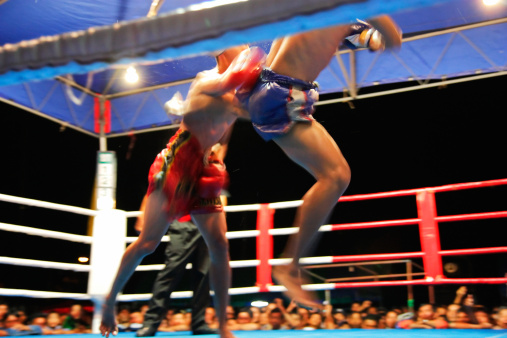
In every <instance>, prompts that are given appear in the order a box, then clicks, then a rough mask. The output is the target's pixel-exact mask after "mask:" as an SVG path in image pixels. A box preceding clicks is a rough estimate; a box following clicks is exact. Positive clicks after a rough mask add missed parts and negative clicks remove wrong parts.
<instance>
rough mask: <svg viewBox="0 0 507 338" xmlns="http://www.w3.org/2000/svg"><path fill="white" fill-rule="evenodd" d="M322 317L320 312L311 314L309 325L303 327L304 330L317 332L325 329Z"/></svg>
mask: <svg viewBox="0 0 507 338" xmlns="http://www.w3.org/2000/svg"><path fill="white" fill-rule="evenodd" d="M322 325H323V323H322V315H321V314H320V313H319V312H311V313H310V317H309V318H308V323H306V325H305V326H304V327H303V330H317V329H322V328H323V326H322Z"/></svg>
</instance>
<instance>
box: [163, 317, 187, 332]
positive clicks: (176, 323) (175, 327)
mask: <svg viewBox="0 0 507 338" xmlns="http://www.w3.org/2000/svg"><path fill="white" fill-rule="evenodd" d="M158 330H159V331H164V332H176V331H189V330H190V326H189V325H188V323H187V321H186V320H185V315H184V314H183V313H182V312H178V313H174V314H173V315H172V316H171V320H170V321H169V326H168V327H166V326H162V325H160V326H159V327H158Z"/></svg>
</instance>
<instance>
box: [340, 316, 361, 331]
mask: <svg viewBox="0 0 507 338" xmlns="http://www.w3.org/2000/svg"><path fill="white" fill-rule="evenodd" d="M362 324H363V316H362V315H361V313H360V312H351V313H349V314H348V315H347V324H344V325H342V326H341V327H340V329H359V328H361V325H362Z"/></svg>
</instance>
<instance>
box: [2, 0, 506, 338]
mask: <svg viewBox="0 0 507 338" xmlns="http://www.w3.org/2000/svg"><path fill="white" fill-rule="evenodd" d="M432 2H433V1H430V0H419V1H415V0H414V1H412V2H398V3H397V4H396V3H395V2H383V1H380V0H374V1H371V3H373V4H374V5H375V6H377V7H379V6H380V7H381V8H382V9H384V10H386V11H387V12H395V11H397V10H402V9H406V8H409V7H410V6H411V5H413V6H416V5H417V6H424V5H426V4H430V3H432ZM441 2H445V1H441ZM281 3H282V1H278V2H273V1H270V0H263V1H262V4H263V5H264V6H259V7H258V8H255V7H253V6H252V5H251V3H249V2H239V4H237V5H235V6H236V7H232V8H231V9H230V12H229V15H228V16H227V18H229V19H228V20H230V21H228V22H227V25H226V24H224V23H223V22H222V21H220V20H222V19H223V18H222V17H221V16H220V10H219V9H211V10H208V12H207V15H210V14H212V16H210V17H211V18H212V19H213V20H212V21H211V23H210V21H209V20H208V21H206V20H203V17H202V16H201V15H199V12H195V13H197V14H195V17H194V18H192V20H191V21H190V22H191V23H192V24H191V25H187V26H188V27H192V28H194V29H195V32H188V31H187V32H186V33H194V35H192V34H189V35H190V38H188V37H187V36H180V35H177V34H173V33H174V32H180V31H181V30H182V29H181V27H180V26H185V25H186V24H188V22H187V21H181V22H180V21H177V22H176V21H175V20H174V16H171V15H174V13H172V14H171V13H169V14H167V15H162V16H160V17H159V18H157V19H149V20H144V19H143V20H138V21H135V22H130V23H120V24H114V25H112V26H110V27H105V28H104V29H102V28H100V29H89V30H87V31H83V32H77V33H76V32H74V33H69V34H65V35H62V36H56V37H47V38H45V39H43V40H42V41H41V43H39V44H36V43H35V42H33V41H32V42H28V43H19V44H16V45H10V46H5V47H3V50H2V54H1V56H2V59H1V60H0V61H2V63H1V65H2V67H3V68H2V69H1V70H2V73H3V74H2V75H1V76H0V85H6V84H16V83H24V82H27V81H33V80H44V79H50V78H53V77H55V76H60V75H63V74H69V73H80V72H88V71H97V70H99V69H103V68H105V67H107V66H109V65H110V64H116V66H121V65H124V64H127V63H131V62H139V63H143V62H144V63H150V62H154V63H155V62H157V61H158V60H161V59H174V58H178V57H182V56H186V55H192V54H199V53H203V52H209V51H214V50H216V49H217V48H225V47H227V46H231V45H235V44H238V43H242V42H250V41H251V40H252V39H253V38H255V39H258V40H260V39H268V38H269V39H272V38H274V37H276V36H278V35H283V34H291V33H295V32H298V31H301V30H305V29H312V28H320V27H325V26H328V25H331V24H336V23H337V21H342V22H347V21H350V20H353V19H355V18H356V16H357V15H359V16H364V17H367V16H368V14H369V13H370V10H369V8H368V6H363V3H362V1H338V0H319V1H299V2H297V4H295V2H294V0H286V1H285V0H284V1H283V4H284V5H283V6H281ZM343 4H346V6H345V5H343ZM374 5H372V6H371V7H372V8H374V7H375V6H374ZM298 6H299V7H298ZM382 6H384V7H382ZM340 7H341V8H340ZM343 7H345V9H346V10H344V8H343ZM238 9H241V12H242V13H243V12H244V13H249V15H250V16H251V17H249V19H250V20H245V17H243V16H239V17H237V16H234V15H231V13H234V14H236V13H237V12H238ZM287 9H291V11H290V13H281V14H280V12H283V11H287ZM296 9H297V10H296ZM372 11H375V10H372ZM252 12H254V13H258V12H261V13H260V14H262V15H259V16H258V17H255V18H254V19H255V20H254V19H252V17H253V15H252V14H251V13H252ZM268 12H269V14H270V16H269V17H268V16H267V15H265V14H266V13H268ZM310 14H312V17H313V19H311V18H310V19H306V20H305V19H304V18H302V16H304V15H310ZM265 17H266V18H265ZM184 19H187V18H186V17H184ZM281 19H286V21H285V22H281V21H282V20H281ZM287 23H288V24H287ZM157 25H159V26H160V27H164V28H166V29H155V28H156V27H159V26H157ZM175 25H176V26H175ZM210 25H211V26H210ZM258 25H264V29H263V30H261V29H258V28H257V26H258ZM154 27H155V28H154ZM174 27H176V28H177V29H174ZM188 27H187V28H188ZM211 28H213V29H211ZM275 28H276V29H275ZM154 31H157V32H158V34H151V35H150V34H148V33H150V32H151V33H153V32H154ZM183 31H185V30H184V29H183ZM228 31H232V32H228ZM147 32H148V33H147ZM274 32H276V35H275V33H274ZM76 34H77V35H79V36H77V35H76ZM112 36H116V38H115V39H114V40H115V42H116V43H117V44H118V45H115V46H114V47H115V48H114V50H113V51H111V50H108V47H110V46H109V45H108V44H105V43H103V40H101V39H102V38H104V37H105V39H106V40H107V39H113V37H112ZM132 36H135V37H136V38H137V39H138V40H135V41H134V42H132V41H131V40H132V39H130V38H128V37H132ZM125 37H127V38H125ZM83 41H84V42H83ZM97 41H98V42H97ZM84 43H86V44H90V45H94V48H95V49H92V50H91V51H90V53H89V54H88V53H82V50H81V47H82V45H83V44H84ZM65 44H67V45H68V46H70V47H69V53H68V54H70V55H63V54H64V53H61V52H62V50H61V49H59V48H60V47H61V46H62V45H65ZM37 46H38V47H39V48H40V51H41V52H40V53H39V54H38V53H33V50H34V49H35V48H33V47H37ZM87 52H88V50H87ZM76 54H78V55H77V56H76ZM34 55H41V56H43V57H42V58H35V59H34V58H33V57H34ZM59 57H62V58H59ZM76 58H77V59H78V60H77V61H76ZM34 69H38V70H37V71H36V70H34ZM60 80H61V79H60ZM93 94H95V93H93ZM103 104H104V102H102V101H101V102H100V105H103ZM100 115H101V119H100V128H99V130H100V133H99V134H100V140H101V145H100V146H101V150H103V151H105V150H106V145H105V138H106V134H107V132H106V128H105V126H104V121H103V116H102V115H104V111H103V108H101V112H100ZM94 135H95V134H94ZM501 185H507V179H498V180H493V181H484V182H473V183H460V184H453V185H447V186H440V187H430V188H422V189H412V190H403V191H393V192H385V193H376V194H365V195H354V196H344V197H342V198H341V199H340V203H352V202H358V201H366V200H377V199H390V198H398V197H407V196H410V197H415V199H414V203H415V205H416V207H417V211H418V217H416V218H411V219H396V220H383V221H374V222H360V221H358V222H356V223H343V224H326V225H323V226H322V227H321V228H320V232H322V233H329V232H335V231H346V230H357V229H362V230H367V229H373V228H383V227H402V226H417V227H418V229H419V236H420V245H421V250H420V251H411V252H403V253H390V252H383V253H376V254H362V255H341V256H319V257H305V258H303V259H301V264H302V265H303V266H304V267H306V268H307V269H317V268H325V267H330V266H337V265H340V264H341V265H354V264H355V265H357V266H359V265H361V264H364V265H367V264H370V263H372V262H375V263H382V264H395V263H402V264H406V273H403V274H397V275H387V276H373V277H372V278H370V279H383V278H385V279H390V280H383V281H381V280H373V281H358V280H344V279H341V280H340V281H339V282H337V281H332V280H324V282H323V283H317V284H308V285H305V286H304V288H305V289H308V290H315V291H331V290H337V289H344V288H369V287H388V286H402V287H406V288H407V304H408V305H409V307H412V306H413V303H414V299H413V293H412V287H413V286H416V285H423V286H428V287H429V290H431V287H432V286H435V285H445V284H456V285H461V284H505V283H507V277H495V278H449V277H446V275H445V273H444V269H443V266H442V258H443V257H449V256H460V255H488V254H502V253H506V252H507V247H503V246H502V247H485V248H472V249H471V248H468V249H466V248H465V249H455V250H442V249H441V243H440V238H439V227H440V226H445V224H447V223H450V222H457V221H472V220H473V221H479V220H487V219H495V218H506V217H507V211H503V210H500V211H492V212H483V213H468V214H457V215H450V216H449V215H448V216H438V215H437V212H436V200H435V194H438V193H442V192H449V191H461V190H468V189H481V188H486V187H497V186H501ZM0 201H2V202H7V203H11V204H17V205H25V206H32V207H38V208H45V209H49V210H56V211H60V212H65V213H73V214H76V215H79V216H81V217H82V216H84V217H92V218H93V219H94V227H93V234H92V235H90V236H84V235H75V234H70V233H64V232H57V231H49V230H44V229H37V228H32V227H27V226H23V225H19V224H7V223H1V219H0V231H2V232H13V233H23V234H26V235H29V236H37V237H41V238H43V239H41V240H44V239H46V238H48V239H56V240H60V241H68V242H72V243H80V244H85V245H89V246H90V263H89V264H73V263H63V262H54V261H42V260H34V259H21V258H17V257H7V256H5V257H0V264H2V265H15V266H22V267H25V268H27V269H33V268H41V269H44V271H55V270H70V271H75V272H82V273H86V274H88V287H87V292H86V293H73V292H66V293H65V292H50V291H34V290H27V289H14V288H0V296H6V297H27V298H37V299H72V300H77V301H91V302H93V304H94V307H95V311H94V316H93V326H92V330H93V332H94V333H97V332H98V325H99V323H100V319H101V313H100V309H101V304H102V302H103V299H104V297H105V295H106V294H107V292H108V291H109V288H110V285H111V283H112V280H113V278H114V274H115V272H116V269H117V267H118V265H119V262H120V259H121V256H122V254H123V252H124V249H125V246H126V245H128V244H129V243H132V242H133V241H134V240H135V237H128V236H127V235H126V233H127V232H126V227H127V223H128V219H131V218H135V217H138V216H139V215H140V213H139V212H138V211H124V210H118V209H114V208H110V207H106V208H102V209H101V208H99V210H92V209H87V208H81V207H75V206H69V205H61V204H56V203H51V202H46V201H38V200H33V199H27V198H22V197H17V196H9V195H4V194H0ZM301 203H302V202H301V201H291V202H278V203H269V204H253V205H241V206H227V207H226V208H225V210H226V212H227V213H240V212H256V213H257V218H256V219H257V221H256V226H255V228H252V229H250V230H243V231H228V232H227V237H228V238H229V240H230V241H234V240H237V239H250V240H252V241H255V242H256V259H251V260H239V259H235V257H234V253H232V256H231V262H230V265H231V268H232V269H255V270H256V273H255V276H256V278H255V280H253V281H252V282H251V285H250V286H247V287H235V286H234V285H233V287H232V288H231V289H230V290H229V293H230V294H231V295H248V294H251V295H255V294H258V293H270V292H282V291H284V287H283V286H280V285H275V284H274V283H273V281H272V279H271V268H272V266H276V265H280V264H285V263H286V262H287V260H284V259H277V258H275V257H274V249H273V247H274V244H273V242H274V237H275V236H288V235H291V234H293V233H295V232H296V231H297V229H296V228H279V227H275V222H274V214H275V212H276V210H280V209H290V208H296V207H298V206H299V205H300V204H301ZM229 229H234V224H229ZM167 240H168V238H167V237H165V238H164V241H167ZM104 257H107V259H104ZM412 260H422V262H423V264H422V268H421V271H422V272H413V271H412V268H413V266H415V265H412ZM162 267H163V265H162V264H151V265H141V266H139V267H138V268H137V269H136V272H135V274H143V273H145V272H150V271H157V270H160V269H161V268H162ZM393 279H394V280H393ZM430 293H431V291H430ZM326 295H327V294H326ZM191 296H192V292H191V291H179V292H173V294H172V297H173V298H175V299H178V298H190V297H191ZM150 297H151V294H120V295H119V296H118V298H117V299H118V301H119V302H134V301H147V300H148V299H149V298H150ZM431 297H432V295H431V294H430V298H431ZM387 334H389V335H390V336H393V335H394V336H397V335H398V336H406V332H403V331H388V332H386V331H384V332H382V331H375V332H372V331H366V330H364V331H363V330H341V331H340V335H343V336H345V337H348V336H351V337H352V336H353V337H361V336H366V335H367V336H372V335H377V336H380V337H383V336H382V335H387ZM119 335H120V336H125V337H132V336H134V333H120V334H119ZM159 335H161V336H186V335H189V333H188V332H184V333H160V334H159ZM236 335H237V336H238V337H254V336H258V335H259V333H258V332H237V333H236ZM275 335H276V337H285V336H304V337H329V336H330V335H333V336H334V335H336V332H335V331H324V330H320V331H264V332H262V336H263V337H271V336H275ZM410 335H411V336H412V337H426V336H432V337H439V336H443V335H445V337H450V338H454V337H456V338H457V337H458V336H459V337H463V338H467V337H469V338H475V337H502V336H507V333H504V332H499V331H490V330H476V331H464V330H445V331H444V332H436V331H433V332H431V333H427V332H419V331H411V332H410ZM74 336H76V335H74Z"/></svg>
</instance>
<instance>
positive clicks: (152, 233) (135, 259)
mask: <svg viewBox="0 0 507 338" xmlns="http://www.w3.org/2000/svg"><path fill="white" fill-rule="evenodd" d="M166 202H167V198H166V197H165V195H164V194H163V192H162V191H158V190H157V191H154V192H152V193H151V194H150V196H149V197H148V199H147V201H146V211H145V213H144V228H143V231H141V234H140V235H139V237H138V238H137V240H136V241H134V242H133V243H132V244H131V245H129V246H128V247H127V250H125V253H124V254H123V257H122V260H121V263H120V268H119V269H118V272H117V274H116V278H115V280H114V282H113V286H112V287H111V291H110V292H109V295H108V296H107V297H106V301H105V302H104V305H103V307H102V323H101V325H100V332H101V333H102V335H103V336H106V337H109V335H110V334H113V335H116V334H117V333H118V327H117V324H116V315H115V310H114V308H115V302H116V296H117V295H118V293H119V292H120V291H121V290H122V289H123V287H124V286H125V284H126V283H127V281H128V279H129V278H130V276H131V275H132V274H133V273H134V271H135V269H136V267H137V266H138V265H139V264H140V263H141V261H142V260H143V258H144V257H145V256H146V255H148V254H150V253H151V252H153V250H155V248H156V247H157V245H158V244H159V243H160V241H161V239H162V236H164V234H165V233H166V231H167V228H168V227H169V224H168V222H167V219H166V217H165V213H164V212H161V211H162V210H163V207H164V205H165V203H166Z"/></svg>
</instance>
